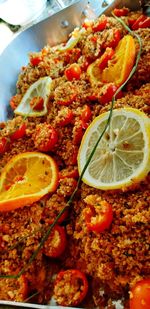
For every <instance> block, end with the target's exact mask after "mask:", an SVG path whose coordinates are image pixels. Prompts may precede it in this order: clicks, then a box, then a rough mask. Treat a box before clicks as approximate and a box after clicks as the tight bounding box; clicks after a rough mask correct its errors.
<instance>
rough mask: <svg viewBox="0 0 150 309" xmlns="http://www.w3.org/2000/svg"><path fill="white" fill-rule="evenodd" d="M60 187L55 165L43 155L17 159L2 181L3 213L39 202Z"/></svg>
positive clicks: (25, 155) (35, 153)
mask: <svg viewBox="0 0 150 309" xmlns="http://www.w3.org/2000/svg"><path fill="white" fill-rule="evenodd" d="M57 185H58V168H57V165H56V163H55V161H54V160H53V159H52V158H51V157H50V156H48V155H45V154H42V153H40V152H26V153H22V154H19V155H16V156H14V157H13V158H12V159H11V160H10V161H9V162H8V163H7V164H6V166H5V167H4V170H3V172H2V174H1V178H0V211H8V210H14V209H16V208H19V207H23V206H26V205H30V204H32V203H33V202H36V201H38V200H39V199H40V198H41V197H42V196H44V195H45V194H47V193H48V192H54V191H55V190H56V188H57Z"/></svg>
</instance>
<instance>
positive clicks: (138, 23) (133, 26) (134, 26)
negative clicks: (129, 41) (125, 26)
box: [132, 14, 147, 30]
mask: <svg viewBox="0 0 150 309" xmlns="http://www.w3.org/2000/svg"><path fill="white" fill-rule="evenodd" d="M146 19H147V16H145V15H143V14H142V15H140V16H139V18H138V19H136V20H135V22H134V24H133V25H132V30H137V29H139V28H141V27H140V24H141V23H143V22H144V21H145V20H146Z"/></svg>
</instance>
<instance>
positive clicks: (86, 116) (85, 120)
mask: <svg viewBox="0 0 150 309" xmlns="http://www.w3.org/2000/svg"><path fill="white" fill-rule="evenodd" d="M91 117H92V113H91V109H90V107H89V106H88V105H86V106H85V108H84V110H83V112H82V113H81V117H80V118H81V123H82V129H84V130H86V129H87V127H88V125H89V121H90V120H91Z"/></svg>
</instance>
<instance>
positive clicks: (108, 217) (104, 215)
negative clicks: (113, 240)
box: [84, 202, 113, 233]
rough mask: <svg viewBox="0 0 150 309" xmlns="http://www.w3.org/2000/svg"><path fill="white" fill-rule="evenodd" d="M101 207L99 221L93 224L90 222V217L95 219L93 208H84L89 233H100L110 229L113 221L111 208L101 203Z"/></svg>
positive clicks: (107, 204)
mask: <svg viewBox="0 0 150 309" xmlns="http://www.w3.org/2000/svg"><path fill="white" fill-rule="evenodd" d="M95 207H98V206H95ZM102 207H103V209H102V210H101V211H100V221H99V222H96V223H95V224H94V223H92V222H91V219H92V217H95V210H94V206H91V205H89V207H88V208H87V209H86V208H85V211H84V215H85V221H86V226H87V228H88V230H89V231H92V232H96V233H101V232H103V231H104V230H106V229H108V228H109V227H110V225H111V223H112V220H113V211H112V206H111V205H110V204H109V203H107V202H105V203H104V202H103V205H102Z"/></svg>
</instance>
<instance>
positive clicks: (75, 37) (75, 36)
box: [57, 28, 85, 52]
mask: <svg viewBox="0 0 150 309" xmlns="http://www.w3.org/2000/svg"><path fill="white" fill-rule="evenodd" d="M84 32H85V29H84V28H81V29H79V28H75V29H74V31H73V32H72V35H71V37H70V38H69V40H68V41H67V43H66V44H65V45H60V46H58V48H57V50H58V51H59V52H65V51H68V50H70V49H73V48H74V47H75V46H76V45H77V43H78V42H79V40H80V38H81V36H82V34H83V33H84Z"/></svg>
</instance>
